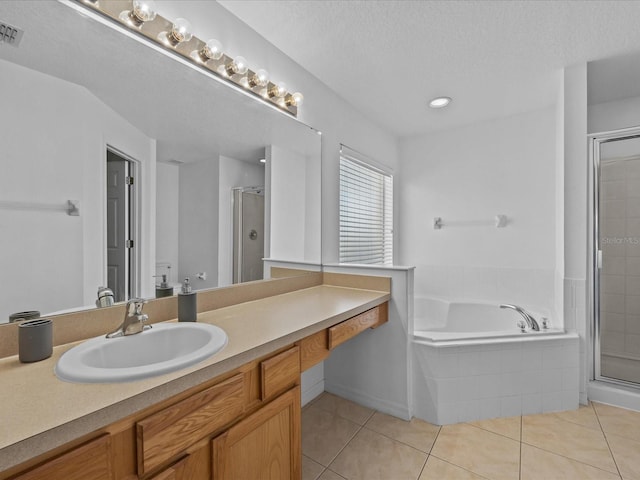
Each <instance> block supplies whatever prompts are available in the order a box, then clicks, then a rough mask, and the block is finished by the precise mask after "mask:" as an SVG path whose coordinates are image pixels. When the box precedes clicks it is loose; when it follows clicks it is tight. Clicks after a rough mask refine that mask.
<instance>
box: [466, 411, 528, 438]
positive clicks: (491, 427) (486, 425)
mask: <svg viewBox="0 0 640 480" xmlns="http://www.w3.org/2000/svg"><path fill="white" fill-rule="evenodd" d="M469 425H473V426H475V427H479V428H482V429H484V430H488V431H490V432H493V433H497V434H498V435H504V436H505V437H509V438H512V439H513V440H517V441H518V442H519V441H520V426H521V425H522V418H521V417H520V416H517V417H506V418H491V419H489V420H479V421H477V422H469Z"/></svg>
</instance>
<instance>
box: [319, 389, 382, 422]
mask: <svg viewBox="0 0 640 480" xmlns="http://www.w3.org/2000/svg"><path fill="white" fill-rule="evenodd" d="M313 404H314V405H315V406H316V407H318V408H321V409H323V410H326V411H327V412H331V413H334V414H336V415H340V416H341V417H342V418H346V419H347V420H351V421H352V422H355V423H357V424H358V425H364V424H365V423H366V421H367V420H368V419H369V417H370V416H371V415H373V412H374V410H372V409H370V408H367V407H363V406H362V405H358V404H357V403H354V402H352V401H350V400H345V399H344V398H340V397H338V396H336V395H333V394H331V393H327V392H325V393H323V394H322V395H320V396H319V397H318V398H317V399H316V400H315V401H314V402H313Z"/></svg>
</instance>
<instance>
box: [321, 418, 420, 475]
mask: <svg viewBox="0 0 640 480" xmlns="http://www.w3.org/2000/svg"><path fill="white" fill-rule="evenodd" d="M426 460H427V454H426V453H424V452H420V451H418V450H416V449H415V448H411V447H409V446H408V445H405V444H403V443H400V442H396V441H394V440H391V439H390V438H388V437H385V436H384V435H381V434H379V433H377V432H374V431H372V430H369V429H367V428H366V427H365V428H363V429H362V430H360V431H359V432H358V434H357V435H356V436H355V437H354V438H353V440H351V441H350V442H349V445H347V446H346V447H345V449H344V450H342V452H340V455H338V457H337V458H336V459H335V460H334V461H333V463H331V465H330V466H329V468H330V469H331V470H332V471H334V472H337V473H338V474H340V475H342V476H343V477H345V478H348V479H349V480H377V479H379V480H389V479H393V480H405V479H406V480H415V479H416V478H418V475H420V471H421V470H422V467H423V466H424V464H425V462H426Z"/></svg>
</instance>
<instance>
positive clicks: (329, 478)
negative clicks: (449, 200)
mask: <svg viewBox="0 0 640 480" xmlns="http://www.w3.org/2000/svg"><path fill="white" fill-rule="evenodd" d="M318 480H345V478H344V477H341V476H340V475H338V474H337V473H336V472H332V471H331V470H329V469H327V470H325V471H324V473H323V474H322V475H320V478H319V479H318Z"/></svg>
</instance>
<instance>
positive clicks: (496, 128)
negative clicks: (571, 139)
mask: <svg viewBox="0 0 640 480" xmlns="http://www.w3.org/2000/svg"><path fill="white" fill-rule="evenodd" d="M555 118H556V112H555V109H547V110H540V111H535V112H530V113H525V114H520V115H516V116H512V117H508V118H501V119H497V120H491V121H487V122H483V123H480V124H474V125H470V126H466V127H462V128H458V129H454V130H447V131H443V132H436V133H433V134H429V135H424V136H419V137H413V138H406V139H403V141H402V143H401V158H402V171H401V182H400V183H401V185H402V188H401V189H398V194H397V200H398V202H399V204H400V211H401V214H400V215H401V216H400V223H401V228H400V230H401V235H400V262H401V263H403V264H411V265H415V266H416V272H415V291H416V295H432V296H438V297H449V298H463V299H466V300H483V301H502V302H506V301H509V302H516V303H518V302H519V303H524V304H525V305H531V306H534V307H538V308H539V307H544V309H546V310H549V311H551V310H553V309H554V304H553V297H554V269H555V261H556V257H555V228H556V225H555V216H556V206H555V193H556V192H555V174H556V168H555V164H556V151H555V148H556V147H555V136H556V131H555ZM497 214H505V215H507V217H508V224H507V226H506V227H505V228H495V226H493V225H492V221H493V218H494V216H495V215H497ZM434 217H441V218H442V220H443V223H444V226H443V227H442V228H441V229H439V230H437V229H434V228H433V219H434ZM465 221H470V222H478V221H481V222H486V224H483V225H477V224H474V225H463V224H457V225H456V224H455V222H465ZM448 222H450V225H447V223H448ZM558 320H559V319H558Z"/></svg>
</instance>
